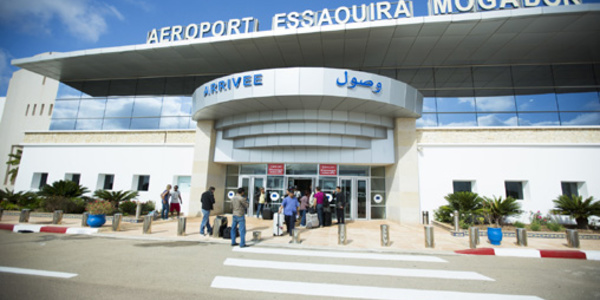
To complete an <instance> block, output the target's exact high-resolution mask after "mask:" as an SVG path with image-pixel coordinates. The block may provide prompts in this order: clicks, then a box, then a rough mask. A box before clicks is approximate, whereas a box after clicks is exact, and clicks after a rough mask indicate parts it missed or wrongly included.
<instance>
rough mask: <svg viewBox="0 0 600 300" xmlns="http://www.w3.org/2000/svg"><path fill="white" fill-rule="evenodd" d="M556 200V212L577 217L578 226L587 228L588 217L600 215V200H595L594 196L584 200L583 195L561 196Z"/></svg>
mask: <svg viewBox="0 0 600 300" xmlns="http://www.w3.org/2000/svg"><path fill="white" fill-rule="evenodd" d="M553 202H554V210H553V212H554V213H557V214H561V215H570V216H572V217H573V218H575V222H577V228H579V229H587V228H588V218H589V217H591V216H593V215H596V216H598V215H600V201H594V197H589V198H587V199H585V200H583V197H582V196H575V195H572V196H565V195H562V196H559V197H558V198H557V199H555V200H553Z"/></svg>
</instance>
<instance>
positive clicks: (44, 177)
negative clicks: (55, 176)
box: [31, 173, 48, 189]
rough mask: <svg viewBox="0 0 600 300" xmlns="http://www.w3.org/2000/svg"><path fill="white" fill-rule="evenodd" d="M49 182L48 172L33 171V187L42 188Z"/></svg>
mask: <svg viewBox="0 0 600 300" xmlns="http://www.w3.org/2000/svg"><path fill="white" fill-rule="evenodd" d="M47 182H48V173H33V178H32V180H31V188H32V189H41V188H42V187H44V186H45V185H46V183H47Z"/></svg>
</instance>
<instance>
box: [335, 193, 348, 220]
mask: <svg viewBox="0 0 600 300" xmlns="http://www.w3.org/2000/svg"><path fill="white" fill-rule="evenodd" d="M345 207H346V195H345V194H344V193H342V189H341V188H340V187H339V186H338V187H336V188H335V214H336V215H337V224H345V221H344V217H345V215H344V208H345Z"/></svg>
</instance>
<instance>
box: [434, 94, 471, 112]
mask: <svg viewBox="0 0 600 300" xmlns="http://www.w3.org/2000/svg"><path fill="white" fill-rule="evenodd" d="M436 100H437V108H438V111H439V112H474V111H475V98H472V97H459V98H437V99H436Z"/></svg>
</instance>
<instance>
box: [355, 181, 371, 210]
mask: <svg viewBox="0 0 600 300" xmlns="http://www.w3.org/2000/svg"><path fill="white" fill-rule="evenodd" d="M356 189H357V190H356V192H357V193H356V199H357V202H358V203H357V205H356V208H357V218H358V219H367V215H368V214H367V211H368V209H367V203H368V201H367V192H368V187H367V180H365V179H358V180H357V185H356Z"/></svg>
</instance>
